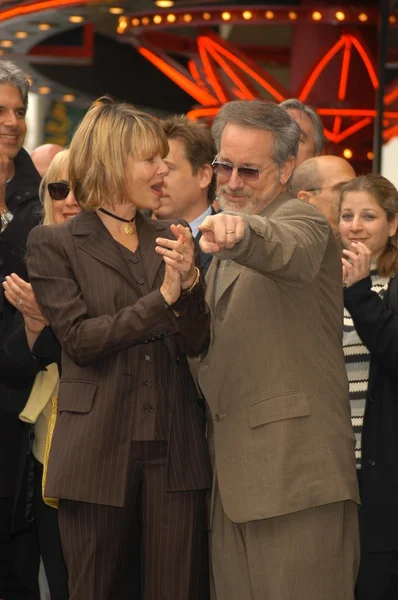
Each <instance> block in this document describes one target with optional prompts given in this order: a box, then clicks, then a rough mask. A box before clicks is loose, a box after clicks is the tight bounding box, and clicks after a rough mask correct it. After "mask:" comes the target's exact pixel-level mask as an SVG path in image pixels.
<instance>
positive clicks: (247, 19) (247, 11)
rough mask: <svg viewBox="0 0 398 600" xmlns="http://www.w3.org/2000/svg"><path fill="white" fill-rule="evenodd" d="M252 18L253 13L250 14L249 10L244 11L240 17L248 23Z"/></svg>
mask: <svg viewBox="0 0 398 600" xmlns="http://www.w3.org/2000/svg"><path fill="white" fill-rule="evenodd" d="M252 16H253V13H252V12H250V10H244V11H243V13H242V17H243V18H244V19H245V21H250V19H251V18H252Z"/></svg>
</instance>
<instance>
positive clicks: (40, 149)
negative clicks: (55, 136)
mask: <svg viewBox="0 0 398 600" xmlns="http://www.w3.org/2000/svg"><path fill="white" fill-rule="evenodd" d="M63 149H64V148H63V146H60V145H59V144H42V145H41V146H37V148H35V149H34V150H32V152H31V154H30V158H31V159H32V162H33V164H34V165H35V167H36V169H37V170H38V171H39V175H40V177H44V174H45V173H46V171H47V169H48V167H49V166H50V163H51V161H52V159H53V158H54V156H55V155H56V154H58V152H61V150H63Z"/></svg>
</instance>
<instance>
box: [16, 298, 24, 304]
mask: <svg viewBox="0 0 398 600" xmlns="http://www.w3.org/2000/svg"><path fill="white" fill-rule="evenodd" d="M17 304H18V306H22V304H23V300H21V298H18V300H17Z"/></svg>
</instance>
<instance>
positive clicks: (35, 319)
mask: <svg viewBox="0 0 398 600" xmlns="http://www.w3.org/2000/svg"><path fill="white" fill-rule="evenodd" d="M3 287H4V296H5V297H6V299H7V300H8V302H10V303H11V304H12V305H13V306H15V308H16V309H17V310H19V311H20V313H22V316H23V319H24V322H25V330H26V337H27V340H28V344H29V348H30V349H32V348H33V345H34V343H35V342H36V340H37V338H38V337H39V334H40V333H41V332H42V331H43V329H44V327H45V326H46V325H48V322H47V320H46V318H45V316H44V315H43V313H42V312H41V310H40V307H39V305H38V304H37V301H36V297H35V294H34V292H33V290H32V286H31V285H30V283H27V282H26V281H24V280H23V279H21V277H19V276H18V275H17V274H16V273H13V274H12V275H9V276H7V277H6V280H5V282H4V283H3Z"/></svg>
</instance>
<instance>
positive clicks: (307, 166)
mask: <svg viewBox="0 0 398 600" xmlns="http://www.w3.org/2000/svg"><path fill="white" fill-rule="evenodd" d="M355 176H356V175H355V171H354V169H353V168H352V166H351V165H350V163H349V162H348V161H346V160H345V159H344V158H341V157H340V156H315V157H314V158H309V159H307V160H305V161H304V162H302V163H301V164H300V165H299V166H298V167H296V169H295V170H294V172H293V175H292V178H291V180H290V182H289V192H290V194H291V196H292V197H293V198H298V199H299V200H304V201H305V202H308V204H312V206H315V208H317V209H318V210H319V211H320V212H321V213H323V215H324V216H325V217H326V219H327V220H328V221H329V224H330V226H331V228H332V229H333V231H334V233H335V235H336V237H337V238H339V214H338V208H339V198H340V186H341V184H342V183H344V182H346V181H350V180H351V179H354V177H355Z"/></svg>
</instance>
